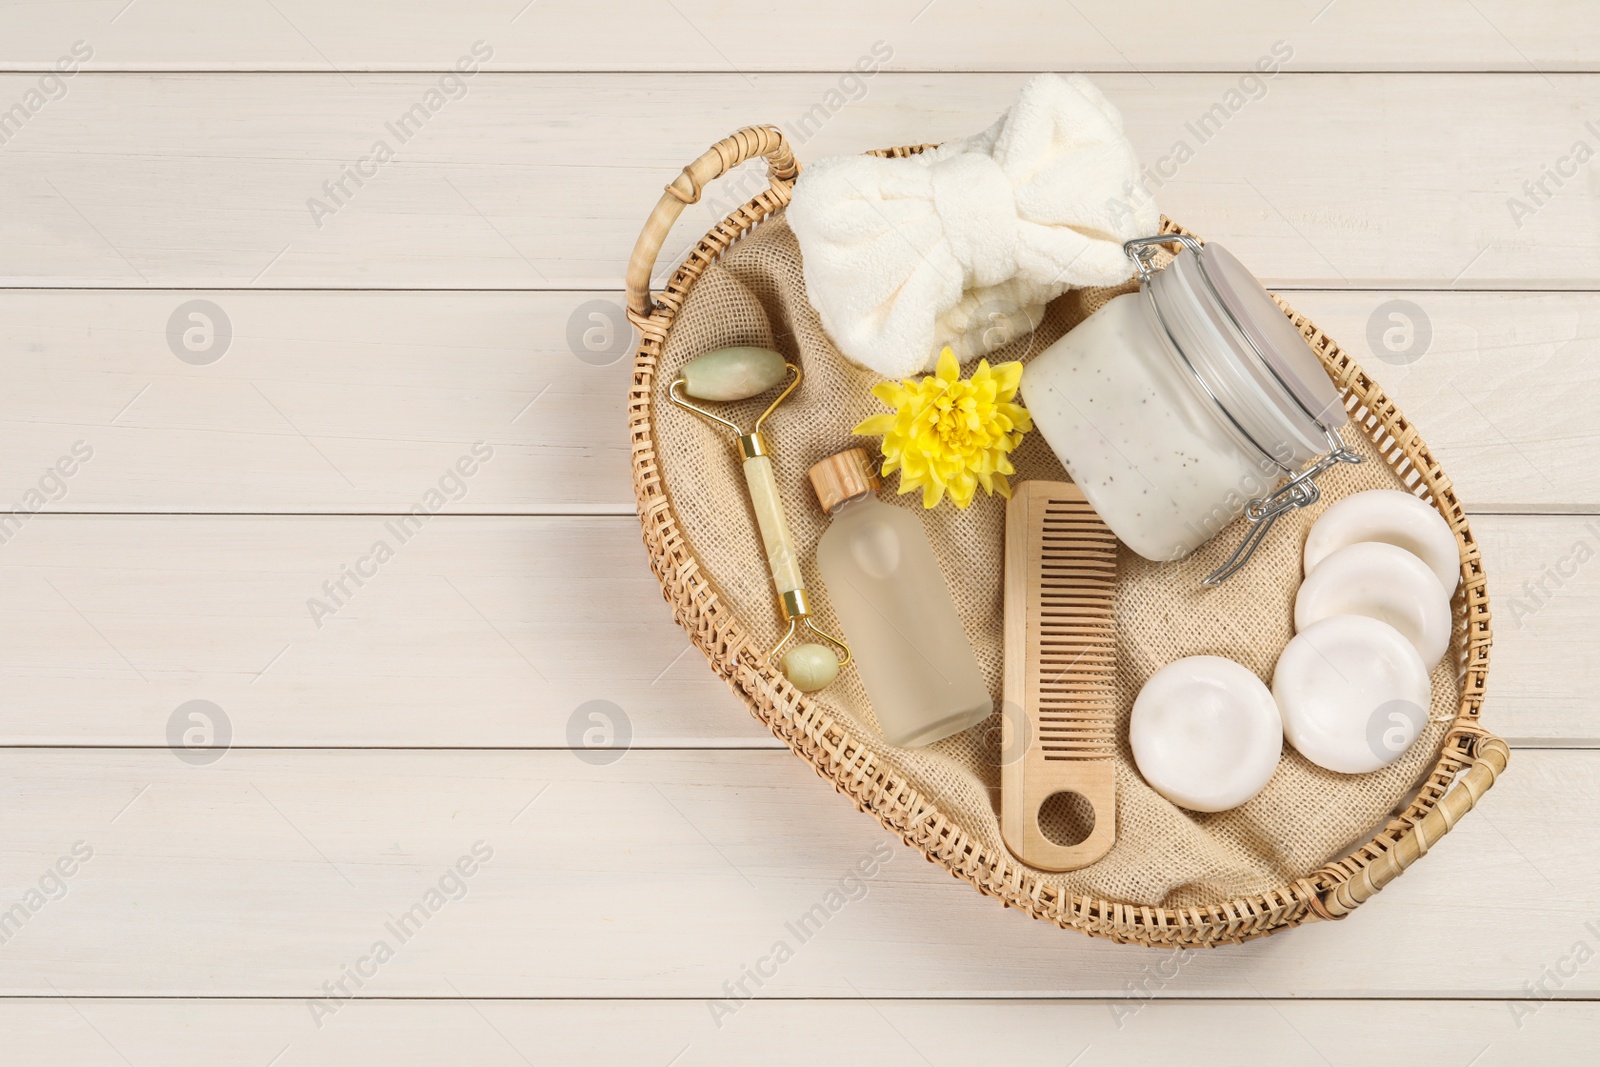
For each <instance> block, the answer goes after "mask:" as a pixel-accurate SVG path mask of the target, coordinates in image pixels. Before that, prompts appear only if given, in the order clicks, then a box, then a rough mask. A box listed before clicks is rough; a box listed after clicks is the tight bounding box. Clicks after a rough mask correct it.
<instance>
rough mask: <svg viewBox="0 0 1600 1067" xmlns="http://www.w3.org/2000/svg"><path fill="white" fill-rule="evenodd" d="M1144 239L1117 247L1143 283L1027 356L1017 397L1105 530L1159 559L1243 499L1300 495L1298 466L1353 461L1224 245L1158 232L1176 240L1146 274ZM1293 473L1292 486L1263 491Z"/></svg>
mask: <svg viewBox="0 0 1600 1067" xmlns="http://www.w3.org/2000/svg"><path fill="white" fill-rule="evenodd" d="M1154 240H1155V239H1143V241H1142V242H1141V241H1134V242H1129V245H1128V247H1129V249H1130V252H1132V253H1133V254H1135V258H1136V260H1137V261H1138V262H1139V263H1140V277H1141V279H1142V283H1143V284H1142V285H1141V287H1140V290H1139V291H1138V292H1136V293H1126V294H1123V295H1121V296H1118V297H1114V298H1113V299H1112V300H1111V301H1110V302H1109V303H1107V304H1106V305H1105V306H1104V307H1102V308H1100V309H1099V310H1098V311H1096V312H1095V313H1094V314H1092V315H1090V316H1089V317H1088V318H1087V319H1085V320H1084V321H1083V322H1081V323H1079V324H1078V325H1077V326H1076V327H1075V328H1073V329H1072V330H1071V331H1069V332H1068V333H1067V334H1066V335H1065V336H1063V337H1062V338H1061V339H1060V340H1058V341H1056V343H1055V344H1053V345H1051V346H1050V347H1049V348H1047V349H1046V350H1045V351H1044V352H1042V353H1040V354H1039V355H1038V356H1037V357H1036V358H1034V359H1033V360H1032V361H1031V362H1030V363H1029V364H1028V365H1027V366H1026V367H1025V368H1024V370H1023V374H1022V395H1023V400H1024V401H1025V402H1026V404H1027V406H1028V411H1029V413H1030V414H1031V415H1032V417H1033V422H1034V425H1035V426H1036V427H1037V428H1038V430H1039V431H1040V432H1041V433H1042V434H1043V435H1044V437H1045V440H1046V441H1048V442H1049V443H1050V447H1051V448H1052V449H1054V451H1055V453H1056V456H1057V457H1058V458H1059V459H1060V460H1061V462H1062V465H1063V466H1065V467H1066V468H1067V471H1068V472H1069V473H1070V474H1071V475H1072V480H1073V481H1074V482H1076V483H1077V484H1078V486H1079V487H1080V488H1081V489H1082V490H1083V493H1084V495H1085V496H1086V497H1088V498H1089V502H1090V503H1091V504H1093V505H1094V508H1095V510H1096V511H1097V512H1098V513H1099V514H1100V517H1101V518H1102V519H1104V520H1105V522H1106V524H1107V525H1108V526H1110V527H1111V529H1112V531H1113V532H1114V533H1115V534H1116V535H1117V537H1118V538H1120V539H1121V540H1122V542H1123V543H1124V544H1126V545H1127V546H1128V547H1129V548H1131V549H1132V550H1133V551H1135V552H1137V553H1138V554H1139V555H1141V556H1144V557H1145V558H1146V559H1151V560H1158V561H1165V560H1174V559H1181V558H1183V557H1184V556H1187V555H1189V554H1190V553H1191V552H1193V551H1194V550H1195V549H1196V548H1198V547H1199V546H1201V545H1202V544H1204V543H1205V542H1207V541H1209V540H1211V538H1213V537H1214V536H1216V535H1217V534H1218V533H1220V532H1221V531H1222V529H1223V527H1225V526H1227V525H1228V524H1229V523H1230V522H1232V521H1233V520H1234V519H1237V518H1238V517H1239V516H1240V515H1241V514H1243V513H1244V511H1245V509H1246V507H1247V506H1248V505H1250V504H1251V502H1252V501H1259V502H1261V504H1260V507H1261V508H1262V509H1265V510H1270V509H1271V507H1273V506H1276V507H1279V508H1290V507H1297V506H1303V505H1304V504H1306V503H1310V502H1311V501H1312V500H1314V499H1315V498H1316V497H1315V489H1314V486H1312V484H1311V483H1310V480H1309V479H1310V476H1311V475H1312V474H1314V473H1315V472H1316V471H1317V470H1318V469H1321V468H1322V467H1325V466H1326V465H1328V464H1330V463H1332V462H1335V461H1337V460H1340V459H1342V460H1345V461H1353V460H1354V457H1353V455H1351V454H1350V453H1348V452H1346V451H1345V450H1344V449H1343V446H1342V442H1340V441H1339V438H1338V429H1339V427H1341V426H1343V425H1344V424H1345V423H1346V422H1347V421H1348V418H1347V416H1346V413H1345V410H1344V407H1343V405H1342V404H1341V403H1340V401H1339V396H1338V393H1337V391H1336V390H1335V389H1334V387H1333V383H1332V382H1331V381H1330V380H1329V379H1328V377H1327V375H1326V374H1325V373H1324V372H1323V370H1322V368H1321V365H1320V363H1319V362H1318V360H1317V358H1316V356H1315V354H1314V353H1313V352H1312V351H1311V349H1310V347H1309V346H1307V344H1306V343H1305V340H1304V339H1303V338H1302V337H1301V335H1300V332H1299V331H1298V330H1297V329H1296V328H1295V327H1294V326H1293V324H1292V323H1290V322H1289V320H1288V319H1287V318H1286V317H1285V316H1284V314H1283V312H1282V311H1281V310H1280V309H1279V308H1278V306H1277V305H1276V304H1275V303H1274V302H1273V301H1272V298H1271V297H1270V296H1269V295H1268V294H1267V291H1266V290H1265V289H1264V288H1262V287H1261V283H1260V282H1258V281H1256V279H1255V278H1254V276H1252V275H1251V274H1250V272H1249V271H1247V270H1245V268H1244V267H1243V266H1242V265H1241V264H1240V263H1239V261H1238V260H1236V259H1234V258H1233V257H1232V256H1231V255H1229V254H1228V252H1227V251H1226V250H1225V249H1223V248H1221V247H1219V246H1217V245H1215V244H1213V245H1207V246H1204V247H1203V248H1202V246H1201V245H1200V244H1199V243H1198V242H1197V241H1194V239H1193V238H1187V237H1185V238H1178V237H1163V238H1160V240H1161V241H1168V242H1170V241H1178V242H1179V243H1181V244H1183V245H1184V248H1183V249H1182V250H1181V251H1180V252H1179V253H1178V255H1177V256H1176V257H1175V258H1174V259H1173V260H1172V262H1171V264H1170V265H1169V266H1167V267H1166V268H1165V269H1164V270H1160V271H1155V272H1151V271H1149V270H1148V269H1147V268H1148V265H1147V263H1146V261H1144V260H1143V259H1141V258H1140V255H1141V254H1142V253H1143V252H1145V251H1146V250H1147V249H1148V247H1149V246H1150V244H1152V243H1153V242H1154ZM1319 457H1320V458H1319ZM1313 461H1316V462H1315V463H1314V464H1313V467H1312V469H1311V471H1308V472H1306V473H1305V474H1302V473H1301V472H1302V469H1303V468H1305V466H1306V464H1308V463H1312V462H1313ZM1297 475H1299V476H1300V483H1301V484H1300V486H1299V488H1298V489H1295V488H1293V487H1285V489H1284V490H1280V491H1278V492H1277V493H1276V494H1274V489H1275V487H1276V486H1278V485H1279V483H1280V482H1283V481H1284V480H1285V479H1290V478H1295V477H1296V476H1297ZM1246 558H1247V554H1246ZM1240 562H1242V560H1241V561H1240ZM1219 576H1225V575H1222V572H1219V575H1214V576H1213V578H1218V577H1219Z"/></svg>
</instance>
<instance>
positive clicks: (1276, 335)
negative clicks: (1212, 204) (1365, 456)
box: [1198, 244, 1350, 430]
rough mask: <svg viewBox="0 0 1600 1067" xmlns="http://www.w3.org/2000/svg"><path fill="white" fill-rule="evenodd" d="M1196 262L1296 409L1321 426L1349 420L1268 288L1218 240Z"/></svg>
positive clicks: (1334, 426) (1335, 392)
mask: <svg viewBox="0 0 1600 1067" xmlns="http://www.w3.org/2000/svg"><path fill="white" fill-rule="evenodd" d="M1198 262H1199V265H1200V270H1201V272H1202V273H1203V274H1204V275H1205V278H1206V280H1208V281H1210V282H1211V284H1212V287H1213V288H1214V289H1215V290H1216V295H1217V296H1218V297H1219V298H1220V299H1221V301H1222V304H1223V306H1224V307H1225V308H1226V309H1227V311H1228V312H1229V313H1230V317H1231V319H1232V320H1233V321H1232V323H1231V324H1232V325H1234V326H1236V327H1237V328H1238V329H1239V330H1240V331H1241V332H1242V333H1243V334H1244V336H1245V339H1246V340H1247V341H1248V342H1249V344H1250V347H1251V348H1252V349H1253V350H1254V352H1255V353H1256V354H1257V355H1259V356H1260V358H1261V361H1262V366H1264V367H1265V368H1266V370H1267V371H1268V372H1269V373H1270V374H1271V375H1272V379H1273V384H1276V385H1278V386H1279V387H1281V388H1283V389H1284V390H1286V391H1287V392H1289V394H1290V395H1291V396H1292V397H1293V399H1294V400H1295V402H1296V404H1298V406H1299V407H1300V409H1301V410H1302V411H1304V412H1305V413H1306V414H1307V415H1308V416H1310V417H1311V418H1312V419H1313V420H1315V421H1316V423H1317V424H1318V425H1319V426H1321V427H1323V428H1324V429H1326V430H1337V429H1338V428H1339V427H1341V426H1344V425H1345V424H1346V423H1348V422H1349V421H1350V415H1349V413H1348V412H1347V411H1345V407H1344V404H1343V403H1342V402H1341V401H1340V399H1339V391H1338V390H1337V389H1335V388H1334V387H1333V381H1332V380H1331V379H1330V378H1329V377H1328V375H1327V373H1326V372H1325V371H1324V370H1323V369H1322V364H1321V362H1320V361H1319V360H1318V359H1317V356H1316V353H1314V352H1312V351H1311V346H1310V345H1308V344H1306V339H1305V337H1303V336H1302V335H1301V333H1300V331H1299V330H1297V329H1296V328H1295V326H1294V323H1292V322H1290V321H1289V319H1288V317H1287V316H1286V315H1284V313H1283V309H1282V308H1280V307H1279V306H1278V304H1277V302H1276V301H1275V300H1273V299H1272V294H1270V293H1268V292H1267V288H1266V286H1264V285H1262V284H1261V282H1260V281H1259V280H1258V279H1257V278H1256V276H1255V275H1254V274H1252V273H1250V270H1249V268H1247V267H1246V266H1245V265H1244V264H1243V263H1240V262H1239V260H1238V258H1237V257H1236V256H1234V254H1233V253H1232V252H1229V251H1228V250H1227V249H1226V248H1223V247H1222V246H1221V245H1219V244H1208V245H1206V246H1205V247H1204V249H1202V250H1201V252H1200V254H1199V256H1198Z"/></svg>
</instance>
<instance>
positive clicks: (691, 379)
mask: <svg viewBox="0 0 1600 1067" xmlns="http://www.w3.org/2000/svg"><path fill="white" fill-rule="evenodd" d="M788 372H789V369H788V367H787V366H785V364H784V361H783V357H782V356H781V355H779V354H778V353H776V352H774V351H773V350H772V349H770V348H752V347H743V348H718V349H715V350H713V351H711V352H707V353H706V354H705V355H703V356H696V357H695V358H694V359H691V360H690V361H689V362H688V363H685V364H684V366H683V371H682V372H681V373H682V375H683V391H684V392H686V393H688V394H689V395H690V396H692V397H696V398H698V399H700V400H744V399H747V398H749V397H752V396H756V395H757V394H759V393H764V392H766V391H767V390H768V389H771V388H772V387H773V386H775V385H777V384H778V383H779V382H781V381H783V379H784V378H785V377H786V376H787V375H788Z"/></svg>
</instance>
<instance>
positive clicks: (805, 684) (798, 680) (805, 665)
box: [783, 645, 839, 693]
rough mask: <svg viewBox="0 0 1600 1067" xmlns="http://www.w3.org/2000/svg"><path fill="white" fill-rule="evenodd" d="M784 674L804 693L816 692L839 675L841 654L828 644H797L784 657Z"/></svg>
mask: <svg viewBox="0 0 1600 1067" xmlns="http://www.w3.org/2000/svg"><path fill="white" fill-rule="evenodd" d="M783 676H784V677H785V678H787V679H789V681H791V682H793V683H794V687H795V688H796V689H798V690H800V691H801V692H802V693H814V692H816V691H817V690H818V689H821V688H822V687H823V686H825V685H827V684H828V683H829V682H831V681H833V680H834V679H835V678H837V677H839V656H838V653H836V652H834V650H833V649H831V648H829V647H828V646H827V645H795V646H794V647H793V648H791V649H790V650H789V651H788V652H786V653H785V654H784V657H783Z"/></svg>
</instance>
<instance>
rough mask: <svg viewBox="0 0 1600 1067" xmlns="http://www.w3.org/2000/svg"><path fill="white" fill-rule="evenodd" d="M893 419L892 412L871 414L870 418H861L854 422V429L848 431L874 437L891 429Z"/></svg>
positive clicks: (861, 435) (893, 423)
mask: <svg viewBox="0 0 1600 1067" xmlns="http://www.w3.org/2000/svg"><path fill="white" fill-rule="evenodd" d="M895 421H896V420H895V416H894V415H893V414H888V415H873V416H872V417H871V418H866V419H862V420H861V421H860V422H858V423H856V427H855V429H853V430H851V431H850V432H851V433H853V434H856V435H857V436H859V437H875V436H877V435H878V434H885V433H888V432H890V431H891V430H893V429H894V426H895Z"/></svg>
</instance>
